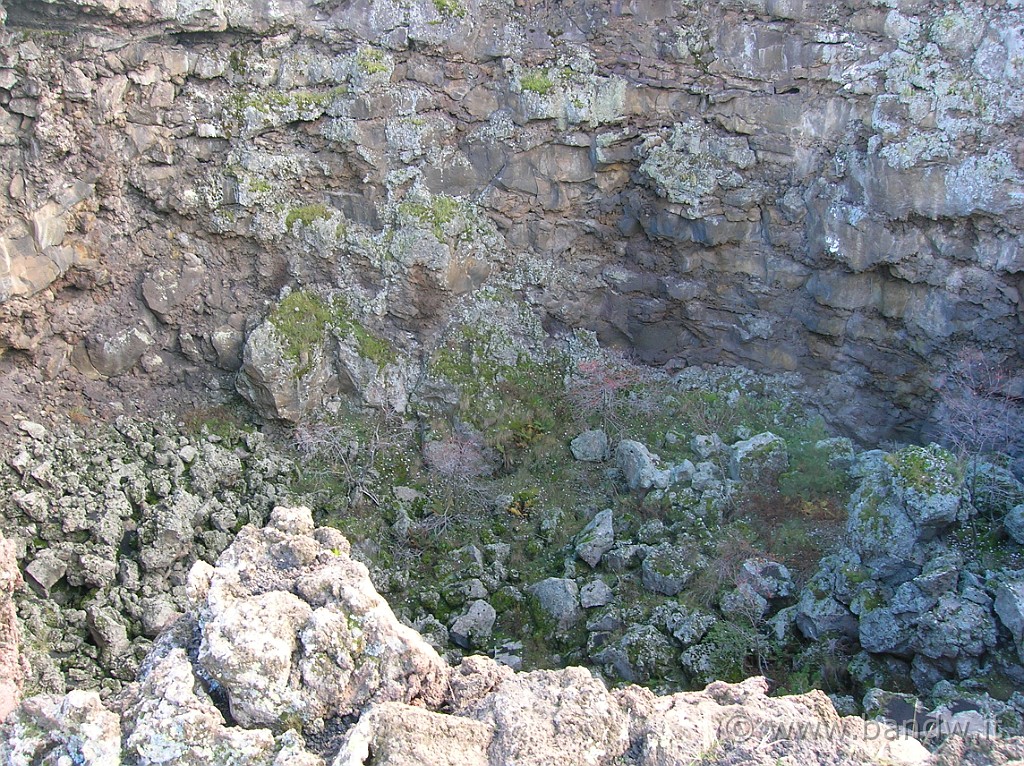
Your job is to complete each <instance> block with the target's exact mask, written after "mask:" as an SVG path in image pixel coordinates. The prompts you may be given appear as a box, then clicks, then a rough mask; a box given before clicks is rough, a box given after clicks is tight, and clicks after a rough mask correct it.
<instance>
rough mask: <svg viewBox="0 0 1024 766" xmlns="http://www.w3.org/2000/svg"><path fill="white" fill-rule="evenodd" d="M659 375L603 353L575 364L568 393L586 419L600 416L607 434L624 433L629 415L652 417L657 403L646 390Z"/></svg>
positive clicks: (569, 380)
mask: <svg viewBox="0 0 1024 766" xmlns="http://www.w3.org/2000/svg"><path fill="white" fill-rule="evenodd" d="M656 377H657V375H656V373H655V372H654V371H653V370H651V369H649V368H647V367H644V366H642V365H639V364H636V363H635V362H632V361H630V360H629V359H627V358H626V357H625V356H623V355H622V354H619V353H617V352H614V351H611V350H603V351H601V352H600V353H599V354H598V355H597V356H594V357H591V358H589V359H584V360H581V361H579V362H578V363H577V364H576V367H575V369H574V370H573V371H572V372H571V373H570V374H569V377H568V379H567V381H566V392H567V394H568V396H569V398H570V400H571V401H572V402H573V404H575V405H576V406H577V407H578V408H579V410H580V412H581V413H582V414H583V415H584V417H590V416H594V415H596V416H598V417H599V418H600V419H601V425H602V427H603V428H604V429H605V430H610V429H612V428H614V429H615V430H617V431H622V430H624V421H625V419H626V416H628V415H629V414H641V413H643V414H650V411H652V410H653V409H654V403H653V401H652V399H651V397H650V395H649V391H648V390H647V389H648V387H649V384H651V383H653V382H654V380H655V379H656Z"/></svg>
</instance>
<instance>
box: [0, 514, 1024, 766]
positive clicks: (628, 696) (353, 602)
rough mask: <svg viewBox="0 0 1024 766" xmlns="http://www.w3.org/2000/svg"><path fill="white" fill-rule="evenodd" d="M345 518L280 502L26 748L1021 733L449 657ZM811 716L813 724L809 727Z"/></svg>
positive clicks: (987, 743)
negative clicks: (109, 680)
mask: <svg viewBox="0 0 1024 766" xmlns="http://www.w3.org/2000/svg"><path fill="white" fill-rule="evenodd" d="M349 552H350V549H349V544H348V541H347V540H346V539H345V538H344V537H343V536H342V535H340V534H339V533H338V532H337V531H336V530H332V529H325V528H315V527H314V524H313V519H312V515H311V513H310V511H309V510H308V509H305V508H285V507H278V508H275V509H274V511H273V513H272V514H271V517H270V522H269V524H268V525H267V526H266V527H265V528H263V529H259V528H257V527H255V526H250V527H246V528H245V529H243V530H242V532H241V533H240V534H239V535H238V537H237V538H236V539H235V541H234V542H233V543H232V545H231V546H230V547H229V548H228V549H227V550H226V551H225V552H224V554H223V555H222V556H221V557H220V559H219V560H218V562H217V564H216V566H211V565H209V564H206V563H205V562H198V563H196V564H195V565H194V566H193V567H192V569H191V571H190V573H189V575H188V579H187V582H186V590H187V598H188V606H187V609H186V613H185V614H184V616H183V617H182V618H181V619H180V620H179V621H178V622H177V623H176V624H175V626H174V627H173V629H171V630H169V631H167V632H166V633H164V634H163V636H162V637H161V638H160V640H159V641H157V643H156V644H155V645H154V646H153V648H152V650H151V651H150V652H149V654H148V655H147V657H146V660H145V662H144V663H143V664H142V666H141V668H140V672H139V675H138V678H137V680H136V681H134V682H133V683H131V684H129V685H127V686H126V687H125V688H124V689H123V690H122V692H121V693H119V694H118V695H116V696H115V697H113V698H111V699H109V700H107V701H106V702H104V701H103V700H102V699H101V698H100V696H99V695H98V694H96V693H95V692H84V691H73V692H70V693H69V694H67V695H66V696H64V697H59V696H42V697H33V698H30V699H28V700H26V701H25V702H23V703H22V705H21V706H20V707H19V708H18V709H17V710H16V711H15V712H14V713H13V714H12V715H11V716H9V718H8V720H7V721H6V722H5V723H4V724H3V726H2V727H0V754H2V755H3V757H4V758H5V759H6V762H8V763H13V764H21V763H25V764H28V763H37V762H60V761H61V759H69V760H70V761H71V762H75V763H83V764H97V766H98V764H112V763H132V764H136V763H137V764H158V763H167V762H174V763H178V764H184V765H187V764H209V763H218V764H220V763H224V764H227V763H253V764H274V766H286V765H287V764H292V765H293V766H316V764H324V763H331V764H336V765H338V766H341V765H342V764H367V763H373V764H404V765H406V766H408V765H409V764H439V763H447V764H505V763H510V762H516V763H523V764H533V763H536V764H541V763H551V762H552V761H553V760H557V761H558V762H560V763H567V764H613V763H615V764H628V763H636V764H651V765H652V766H653V765H655V764H680V763H692V762H695V761H699V762H702V763H715V764H718V763H720V764H731V763H751V764H776V763H779V762H787V761H792V762H796V761H799V762H803V763H820V764H824V763H829V764H875V763H882V762H884V763H892V764H926V763H931V764H938V763H955V762H959V763H963V762H966V761H967V760H970V761H971V762H976V763H982V762H984V763H1006V762H1009V760H1011V759H1012V758H1015V757H1018V756H1019V754H1020V747H1021V745H1020V744H1018V743H1017V741H1016V740H1012V739H1008V740H994V739H991V738H989V739H985V738H971V737H962V736H959V735H953V736H950V737H949V738H948V739H946V740H945V742H944V744H943V745H942V746H941V747H940V748H939V750H938V752H937V753H936V754H934V755H933V754H930V753H929V751H928V750H927V749H926V748H925V747H924V746H923V745H922V744H921V743H920V742H919V741H918V740H917V739H914V738H913V737H911V736H910V735H908V734H898V732H897V730H895V729H893V728H891V727H890V726H889V725H888V724H882V723H873V724H872V727H874V728H871V727H866V725H865V721H864V720H863V719H859V718H841V717H840V716H839V715H838V714H837V713H836V711H835V708H834V707H833V706H832V704H831V703H830V702H829V700H828V698H827V697H825V696H824V695H823V694H821V693H820V692H815V693H811V694H808V695H803V696H797V697H783V698H770V697H767V696H765V683H764V681H763V680H762V679H756V678H755V679H750V680H748V681H746V682H744V683H742V684H738V685H729V684H725V683H721V682H716V683H713V684H711V685H710V686H709V687H708V688H707V689H706V690H705V691H703V692H698V693H682V694H676V695H673V696H670V697H660V698H659V697H655V696H654V695H653V694H651V693H650V692H649V691H647V690H645V689H641V688H637V687H633V686H630V687H625V688H622V689H619V690H616V691H614V692H609V691H608V690H607V689H606V688H605V686H604V685H603V684H602V683H601V682H600V681H598V680H596V679H595V678H594V677H593V676H591V675H590V674H589V673H588V672H587V671H585V670H582V669H579V668H569V669H565V670H559V671H543V670H542V671H534V672H530V673H518V674H517V673H514V672H513V671H511V670H510V669H508V668H506V667H502V666H501V665H499V664H497V663H495V662H494V661H493V660H489V659H487V658H484V657H475V658H468V659H466V660H465V661H463V662H462V663H461V664H460V665H459V666H458V667H456V668H453V667H451V666H449V665H448V664H447V663H445V662H444V660H443V659H442V658H441V657H440V656H439V655H438V654H437V653H436V652H435V651H434V650H433V649H432V648H431V647H430V646H429V645H428V644H427V643H425V642H424V641H423V640H422V639H421V638H420V637H419V636H418V635H417V634H416V633H415V632H414V631H412V630H410V629H409V628H407V627H405V626H403V625H402V624H400V623H399V622H398V621H397V620H396V619H395V617H394V615H393V613H392V612H391V610H390V609H389V607H388V605H387V603H386V602H385V601H384V600H383V599H382V598H381V597H380V596H379V595H378V594H377V593H376V591H374V589H373V587H372V585H371V584H370V580H369V577H368V572H367V570H366V568H365V567H363V566H362V565H361V564H359V563H358V562H356V561H355V560H353V559H352V558H351V557H350V555H349ZM794 732H803V733H796V734H795V733H794Z"/></svg>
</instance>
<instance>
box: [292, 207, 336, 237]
mask: <svg viewBox="0 0 1024 766" xmlns="http://www.w3.org/2000/svg"><path fill="white" fill-rule="evenodd" d="M330 217H331V214H330V213H329V212H328V210H327V206H326V205H323V204H320V203H317V204H313V205H303V206H301V207H293V208H292V209H291V210H289V211H288V215H286V216H285V219H284V226H285V228H286V229H288V231H291V230H292V227H293V226H295V224H296V223H301V224H302V225H303V226H309V225H311V224H312V223H313V222H314V221H318V220H321V219H327V218H330Z"/></svg>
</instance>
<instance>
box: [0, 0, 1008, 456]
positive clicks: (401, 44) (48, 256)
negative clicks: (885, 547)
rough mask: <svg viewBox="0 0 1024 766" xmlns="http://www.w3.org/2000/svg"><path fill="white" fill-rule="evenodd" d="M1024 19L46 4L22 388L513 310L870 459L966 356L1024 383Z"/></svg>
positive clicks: (2, 85)
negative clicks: (267, 322)
mask: <svg viewBox="0 0 1024 766" xmlns="http://www.w3.org/2000/svg"><path fill="white" fill-rule="evenodd" d="M3 15H4V14H3V13H0V18H2V17H3ZM1022 21H1024V12H1021V11H1020V10H1019V9H1018V8H1017V7H1016V4H1013V3H1009V4H997V5H991V4H988V5H986V4H981V3H969V2H965V3H952V2H947V3H941V2H923V1H917V0H908V1H905V2H904V1H902V0H887V1H880V2H866V1H863V0H848V1H847V2H844V3H842V4H832V3H829V4H825V3H818V2H814V1H813V0H806V1H804V0H766V1H765V2H760V0H751V1H750V2H736V1H734V0H730V1H729V2H723V3H719V4H714V5H711V6H708V5H706V4H698V3H688V2H682V1H679V2H667V1H663V0H633V2H618V1H617V0H615V1H612V0H587V1H586V2H582V1H575V0H572V1H570V2H562V3H552V2H549V1H545V2H535V1H533V0H531V1H530V2H507V1H502V0H415V1H414V2H407V3H394V2H390V1H389V0H372V1H370V2H334V1H333V0H326V1H325V2H309V3H307V2H301V1H299V0H284V1H282V2H275V3H236V2H233V1H232V0H228V1H227V2H224V0H191V1H190V2H173V1H168V2H148V1H147V0H137V1H136V0H106V1H104V2H93V0H81V1H80V2H77V1H74V0H62V1H60V2H53V3H34V2H27V1H21V2H15V3H12V4H10V5H9V6H8V7H7V9H6V26H5V27H4V28H2V29H0V34H2V38H3V39H2V41H0V43H2V44H0V168H2V171H0V173H2V175H3V179H2V180H3V183H2V184H0V192H2V193H0V312H2V321H0V350H2V353H0V370H2V372H0V374H3V375H4V378H5V384H4V389H5V391H6V392H7V396H12V395H15V396H18V397H25V396H28V397H33V398H43V399H45V400H47V401H52V402H56V401H58V400H61V397H63V396H64V393H62V392H64V391H80V390H84V391H86V393H87V394H88V395H89V397H90V399H91V400H92V401H93V402H107V401H110V400H111V399H121V398H124V399H126V400H129V401H131V400H138V399H140V398H141V397H143V396H144V395H145V392H147V391H154V390H155V391H158V392H160V393H159V396H160V397H162V398H166V397H167V396H168V395H170V394H171V393H173V395H174V396H180V395H183V392H187V391H191V392H195V395H196V396H210V395H211V394H210V392H211V391H213V392H217V391H222V392H223V391H227V390H231V389H232V388H233V384H234V383H233V379H232V374H233V373H234V372H235V371H236V370H237V369H238V368H239V366H240V365H241V363H242V347H243V342H244V340H245V337H246V335H247V334H249V333H250V332H251V331H252V330H253V329H254V328H255V327H256V326H257V324H258V322H259V320H260V319H261V318H262V317H263V316H265V315H266V314H267V312H268V308H269V302H270V301H271V300H273V299H276V298H277V297H278V296H279V292H280V290H281V289H282V288H284V287H301V286H319V287H321V288H329V289H331V290H335V291H339V292H340V294H342V295H343V296H344V297H345V300H346V301H347V305H348V306H349V308H350V309H351V311H352V312H353V313H354V314H355V315H357V316H358V317H359V318H360V321H361V322H362V323H363V324H365V325H367V326H368V327H370V328H371V329H372V330H373V331H374V332H377V333H380V334H382V335H384V336H386V337H387V339H388V340H389V342H390V343H392V344H393V345H394V346H395V347H396V348H397V349H399V351H400V352H403V353H407V354H409V355H410V358H415V357H416V356H417V355H418V354H419V353H420V351H421V349H422V348H427V349H428V350H429V347H430V345H431V343H432V342H433V340H434V339H435V338H436V336H437V334H438V333H439V332H440V331H441V330H442V329H443V327H444V326H445V324H446V322H447V321H448V319H449V317H450V316H451V314H452V312H453V307H454V306H455V305H456V303H457V301H458V300H459V297H460V296H462V295H466V294H471V293H473V292H474V291H478V290H479V289H481V288H483V287H485V286H497V287H500V288H501V289H505V290H508V291H510V292H509V294H510V295H512V296H514V297H516V298H520V299H524V300H525V301H527V302H528V303H529V305H531V306H532V307H533V309H534V310H535V311H536V312H537V313H538V315H539V316H540V317H541V319H542V320H543V322H544V325H545V327H546V328H547V329H548V330H549V331H550V332H552V333H559V332H562V331H565V330H567V329H570V328H579V327H585V328H588V329H592V330H594V331H596V332H597V333H598V335H599V337H600V338H601V339H602V340H603V341H605V342H607V343H612V344H616V345H620V346H627V347H630V348H632V349H635V350H636V351H637V353H638V354H639V355H640V356H641V357H642V358H643V359H645V360H647V361H651V362H657V363H664V362H670V363H672V364H675V365H682V364H694V363H702V362H707V361H714V362H724V363H742V364H745V365H747V366H752V367H760V368H770V369H776V370H795V371H800V372H802V373H804V374H805V375H806V376H807V377H808V378H809V380H810V381H811V382H812V383H814V384H816V385H818V386H819V387H821V388H822V390H823V391H824V395H823V398H824V399H825V400H826V402H825V403H826V405H827V406H828V407H830V409H831V411H832V413H833V415H835V416H836V417H837V418H838V419H839V420H842V421H846V422H847V423H848V424H852V427H853V428H855V430H856V431H857V433H858V434H860V435H861V436H864V437H867V438H877V437H880V436H882V435H885V434H887V433H889V432H891V430H892V429H894V428H899V427H901V426H910V427H914V428H916V427H917V426H918V425H919V424H920V423H921V422H922V421H923V420H926V419H927V417H928V416H929V414H930V412H931V407H932V404H933V401H934V395H933V392H934V390H935V389H936V387H938V386H940V385H941V375H940V374H939V373H941V371H942V370H943V369H944V367H945V364H946V358H947V356H948V355H949V354H951V353H952V352H954V351H955V350H957V349H958V348H960V347H964V346H967V347H972V348H980V349H982V350H983V351H985V352H987V353H988V354H990V355H991V357H992V358H993V360H995V361H997V362H999V361H1001V362H1006V363H1008V364H1009V366H1010V367H1011V368H1014V369H1020V358H1021V352H1022V348H1021V338H1024V334H1022V333H1021V332H1020V324H1021V317H1022V313H1021V303H1020V292H1019V291H1020V287H1021V282H1022V277H1021V272H1022V271H1024V256H1022V254H1021V251H1020V243H1021V231H1022V227H1024V218H1022V206H1024V191H1022V189H1024V186H1022V183H1021V182H1022V168H1024V143H1022V141H1024V137H1022V130H1021V125H1022V122H1021V119H1020V118H1021V115H1022V112H1024V91H1022V90H1021V88H1020V87H1019V81H1020V77H1021V75H1022V73H1024V72H1022V70H1024V38H1022V35H1024V33H1022V31H1021V30H1022V28H1024V27H1022V24H1021V22H1022ZM1011 383H1012V382H1011ZM1014 391H1015V389H1013V388H1011V389H1010V390H1009V393H1011V394H1012V393H1014ZM1017 393H1020V392H1017ZM89 406H93V405H92V404H90V405H89Z"/></svg>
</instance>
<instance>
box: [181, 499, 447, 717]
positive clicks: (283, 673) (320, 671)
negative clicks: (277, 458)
mask: <svg viewBox="0 0 1024 766" xmlns="http://www.w3.org/2000/svg"><path fill="white" fill-rule="evenodd" d="M348 551H349V546H348V541H347V540H345V538H344V537H342V535H341V534H340V533H338V532H336V531H334V530H331V529H328V528H320V529H317V530H315V531H314V529H313V520H312V516H311V515H310V511H309V509H307V508H281V507H279V508H275V509H274V511H273V513H272V515H271V520H270V523H269V524H268V525H267V527H266V528H265V529H262V530H258V529H256V528H254V527H246V528H245V529H243V530H242V531H241V532H240V533H239V535H238V537H237V538H236V539H235V542H234V543H233V544H232V546H231V548H229V549H228V551H226V552H225V553H224V555H223V556H222V557H221V558H220V560H218V562H217V566H216V567H211V566H210V565H208V564H204V563H197V564H196V565H195V566H194V567H193V569H192V572H191V573H190V575H189V582H188V588H189V592H190V599H191V602H192V604H193V607H192V609H193V610H194V611H195V613H196V614H197V615H198V619H199V620H200V622H201V624H202V625H203V635H202V639H201V641H200V644H199V649H198V661H199V664H200V665H201V666H202V668H203V670H204V671H205V672H206V673H207V674H208V675H209V677H210V678H212V679H213V680H214V681H216V682H217V684H218V685H219V687H220V688H221V689H223V691H224V693H225V695H226V696H227V700H228V703H229V704H230V707H231V713H232V715H233V716H234V718H235V719H236V720H237V721H238V722H239V723H241V724H242V725H245V726H268V727H270V728H272V729H275V730H282V729H284V728H287V727H288V726H289V725H290V724H291V723H292V722H294V721H301V722H302V723H303V725H304V726H307V727H312V728H313V729H314V730H315V729H316V728H317V727H318V726H323V724H324V721H326V720H329V719H331V718H335V717H338V716H345V715H352V714H354V713H357V712H358V711H360V710H362V709H363V708H364V707H366V706H367V705H369V704H372V703H374V702H383V701H401V702H411V701H413V700H420V701H421V702H422V703H423V704H431V705H437V704H440V702H441V701H442V700H443V699H444V697H445V692H446V689H447V674H448V668H447V665H446V664H445V663H444V662H443V661H442V660H441V658H440V657H439V656H438V654H437V652H435V651H434V649H433V648H431V647H430V646H429V645H428V644H427V643H426V642H425V641H424V640H423V639H422V638H421V637H420V636H419V634H417V633H416V632H415V631H413V630H412V629H411V628H407V627H406V626H404V625H402V624H401V623H400V622H399V621H398V620H397V619H396V618H395V616H394V613H392V611H391V608H390V607H389V606H388V604H387V602H386V601H384V599H383V598H381V596H380V595H379V594H378V593H377V592H376V590H374V588H373V585H372V583H371V582H370V578H369V573H368V572H367V569H366V567H365V566H363V565H362V564H361V563H359V562H357V561H355V560H353V559H352V558H350V557H349V555H348Z"/></svg>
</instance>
